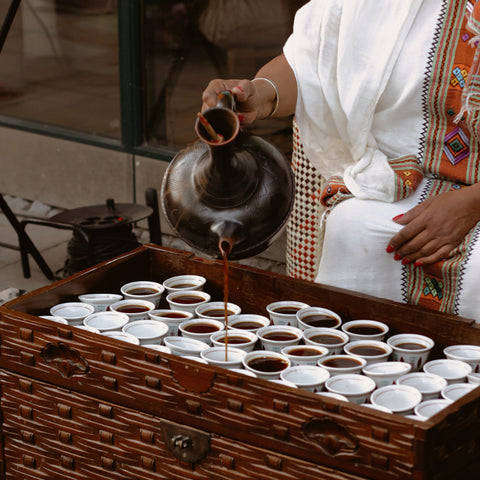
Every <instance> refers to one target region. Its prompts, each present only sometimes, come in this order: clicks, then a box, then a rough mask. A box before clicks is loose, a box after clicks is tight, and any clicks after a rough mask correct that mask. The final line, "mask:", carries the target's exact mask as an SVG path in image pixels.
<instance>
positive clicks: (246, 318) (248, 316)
mask: <svg viewBox="0 0 480 480" xmlns="http://www.w3.org/2000/svg"><path fill="white" fill-rule="evenodd" d="M268 325H270V319H269V318H267V317H265V316H264V315H258V314H256V313H240V314H239V315H236V316H235V317H233V318H231V319H230V321H229V322H228V326H229V328H235V329H237V330H244V331H246V332H252V333H257V331H258V330H260V329H261V328H262V327H266V326H268Z"/></svg>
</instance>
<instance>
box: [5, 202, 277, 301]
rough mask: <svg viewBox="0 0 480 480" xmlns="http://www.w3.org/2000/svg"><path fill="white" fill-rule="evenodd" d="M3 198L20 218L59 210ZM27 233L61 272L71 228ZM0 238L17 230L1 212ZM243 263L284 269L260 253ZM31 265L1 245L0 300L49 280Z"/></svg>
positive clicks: (11, 237)
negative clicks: (28, 272)
mask: <svg viewBox="0 0 480 480" xmlns="http://www.w3.org/2000/svg"><path fill="white" fill-rule="evenodd" d="M4 198H5V200H6V201H7V203H8V204H9V205H10V208H11V209H12V210H13V211H14V212H15V214H16V215H17V218H19V219H21V218H22V217H23V216H25V215H27V216H33V217H37V218H48V217H50V216H52V215H53V214H55V213H57V212H58V210H53V209H52V208H51V207H49V206H48V205H45V204H42V203H39V202H33V203H32V202H28V201H26V200H23V199H20V198H16V197H8V196H6V197H4ZM135 232H136V233H137V237H138V239H139V241H140V243H145V242H148V241H149V236H148V231H147V230H142V229H137V230H135ZM27 233H28V235H29V236H30V238H31V239H32V241H33V243H34V245H35V246H36V247H37V249H38V250H39V251H40V252H41V254H42V256H43V257H44V259H45V261H46V262H47V264H48V265H49V267H50V269H51V270H52V271H53V272H61V270H62V269H63V266H64V263H65V260H66V259H67V256H68V253H67V246H68V242H69V241H70V239H71V238H72V232H71V231H68V230H58V229H55V228H47V227H44V226H39V225H27ZM0 242H3V243H8V244H12V245H18V239H17V235H16V232H15V230H14V229H13V227H12V226H11V224H10V223H9V222H8V220H7V218H6V217H5V216H4V215H3V214H0ZM163 243H164V244H165V245H168V246H171V247H173V248H178V249H184V250H185V249H186V250H189V248H188V247H187V246H186V245H185V244H184V243H183V242H182V241H181V240H180V239H178V238H174V237H166V236H164V237H163ZM242 263H245V264H249V265H253V266H256V267H259V268H263V269H265V270H271V271H276V272H280V273H283V272H284V270H285V265H284V264H283V263H281V262H276V261H272V260H268V259H265V258H262V257H261V256H259V257H255V258H251V259H247V260H244V261H242ZM30 269H31V276H30V278H25V277H24V275H23V271H22V264H21V260H20V252H19V251H17V250H12V249H9V248H5V247H2V246H0V304H1V303H4V302H5V301H8V300H9V299H11V298H12V297H14V296H16V295H17V294H18V293H22V292H28V291H32V290H35V289H37V288H40V287H43V286H45V285H48V284H49V283H51V282H50V281H49V280H48V279H47V278H46V277H45V275H44V274H43V273H42V271H41V270H40V268H39V267H38V265H37V264H36V262H35V261H34V260H33V258H32V257H31V256H30Z"/></svg>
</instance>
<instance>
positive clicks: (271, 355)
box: [242, 350, 290, 380]
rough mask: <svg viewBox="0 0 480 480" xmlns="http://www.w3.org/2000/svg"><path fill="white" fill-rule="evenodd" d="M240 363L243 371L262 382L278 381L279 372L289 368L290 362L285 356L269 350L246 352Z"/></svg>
mask: <svg viewBox="0 0 480 480" xmlns="http://www.w3.org/2000/svg"><path fill="white" fill-rule="evenodd" d="M242 363H243V366H244V368H245V369H247V370H249V371H251V372H253V373H254V374H255V375H256V376H257V377H258V378H263V379H264V380H274V379H279V378H280V372H282V371H283V370H285V369H286V368H288V367H290V360H289V359H288V358H287V357H285V355H282V354H281V353H279V352H273V351H271V350H254V351H253V352H248V353H247V354H246V355H245V357H243V360H242Z"/></svg>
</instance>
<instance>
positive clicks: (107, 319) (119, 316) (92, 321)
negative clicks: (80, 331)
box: [83, 310, 129, 333]
mask: <svg viewBox="0 0 480 480" xmlns="http://www.w3.org/2000/svg"><path fill="white" fill-rule="evenodd" d="M128 322H129V318H128V315H127V314H125V313H121V312H112V311H108V310H106V311H103V312H95V313H92V314H91V315H88V316H86V317H85V318H84V319H83V324H84V325H85V326H86V327H93V328H96V329H97V330H100V332H101V333H103V332H111V331H114V330H117V331H121V330H122V328H123V327H124V325H126V324H127V323H128Z"/></svg>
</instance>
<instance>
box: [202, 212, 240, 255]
mask: <svg viewBox="0 0 480 480" xmlns="http://www.w3.org/2000/svg"><path fill="white" fill-rule="evenodd" d="M210 230H211V231H212V232H213V234H215V235H217V236H218V249H219V251H220V252H221V254H222V255H223V256H224V255H228V254H229V253H230V252H231V251H232V248H233V247H234V246H235V244H237V243H241V242H243V241H244V240H245V238H246V232H245V226H244V225H243V223H241V222H239V221H237V220H219V221H217V222H214V223H212V226H211V227H210Z"/></svg>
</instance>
